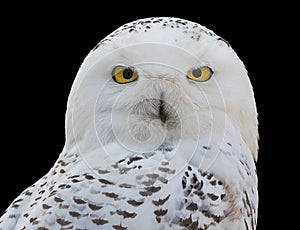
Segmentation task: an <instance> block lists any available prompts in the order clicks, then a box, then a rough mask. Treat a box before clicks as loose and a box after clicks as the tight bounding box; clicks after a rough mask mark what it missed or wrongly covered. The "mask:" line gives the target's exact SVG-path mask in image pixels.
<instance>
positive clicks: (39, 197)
mask: <svg viewBox="0 0 300 230" xmlns="http://www.w3.org/2000/svg"><path fill="white" fill-rule="evenodd" d="M41 198H42V197H41V196H39V197H37V198H35V199H34V200H39V199H41Z"/></svg>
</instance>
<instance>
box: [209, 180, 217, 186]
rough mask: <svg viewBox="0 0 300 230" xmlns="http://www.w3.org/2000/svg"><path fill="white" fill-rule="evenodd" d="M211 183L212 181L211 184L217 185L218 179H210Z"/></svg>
mask: <svg viewBox="0 0 300 230" xmlns="http://www.w3.org/2000/svg"><path fill="white" fill-rule="evenodd" d="M209 183H210V184H211V185H214V186H215V185H216V184H217V181H216V180H213V181H210V182H209Z"/></svg>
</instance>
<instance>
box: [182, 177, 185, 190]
mask: <svg viewBox="0 0 300 230" xmlns="http://www.w3.org/2000/svg"><path fill="white" fill-rule="evenodd" d="M181 184H182V188H183V189H185V188H186V177H183V178H182V180H181Z"/></svg>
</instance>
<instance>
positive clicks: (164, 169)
mask: <svg viewBox="0 0 300 230" xmlns="http://www.w3.org/2000/svg"><path fill="white" fill-rule="evenodd" d="M158 170H159V171H161V172H165V173H168V174H174V173H175V169H174V170H171V169H169V168H166V167H159V168H158Z"/></svg>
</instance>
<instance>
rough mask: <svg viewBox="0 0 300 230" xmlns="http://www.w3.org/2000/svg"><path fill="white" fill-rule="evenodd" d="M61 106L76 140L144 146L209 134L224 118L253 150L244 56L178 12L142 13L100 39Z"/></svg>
mask: <svg viewBox="0 0 300 230" xmlns="http://www.w3.org/2000/svg"><path fill="white" fill-rule="evenodd" d="M70 108H72V110H70ZM68 110H69V111H72V113H71V114H72V115H70V116H69V117H72V122H68V121H67V126H69V127H70V126H72V132H73V134H72V135H71V136H73V137H75V139H76V142H77V143H79V142H80V140H82V139H84V138H87V137H89V138H90V139H91V140H92V138H91V136H94V137H95V136H96V137H97V140H98V143H101V145H103V146H105V145H108V144H110V143H112V142H118V143H120V144H121V145H122V146H123V147H124V148H126V149H128V150H129V151H131V152H147V151H153V150H155V149H157V148H159V147H160V146H161V145H163V144H164V143H166V142H172V143H179V142H180V141H182V140H185V139H187V140H188V139H192V140H197V139H199V138H202V137H206V138H207V137H209V139H212V138H213V136H214V135H215V134H214V133H220V131H221V133H224V132H225V130H226V122H227V121H228V119H230V120H231V121H233V123H235V124H237V126H238V128H239V130H240V131H241V133H242V136H243V138H244V140H245V141H246V143H247V144H248V146H249V148H251V150H252V153H253V155H254V156H256V149H257V142H256V140H257V133H256V131H255V130H256V127H257V120H256V109H255V102H254V98H253V93H252V88H251V84H250V82H249V79H248V76H247V71H246V70H245V68H244V65H243V63H242V62H241V61H240V59H239V58H238V56H237V55H236V53H235V52H234V51H233V49H232V48H231V47H230V46H229V45H228V43H227V42H226V41H225V40H223V39H222V38H220V37H218V36H217V35H215V34H214V33H213V32H212V31H210V30H208V29H206V28H205V27H202V26H200V25H198V24H196V23H193V22H189V21H185V20H181V19H176V18H153V19H142V20H139V21H136V22H133V23H130V24H126V25H124V26H123V27H121V28H119V29H118V30H116V31H115V32H113V33H112V34H110V35H109V36H107V37H106V38H105V39H104V40H102V41H101V42H100V43H99V44H98V45H97V46H96V47H95V48H94V49H93V50H92V51H91V52H90V54H89V55H88V56H87V58H86V59H85V61H84V63H83V65H82V66H81V68H80V70H79V73H78V76H77V78H76V81H75V83H74V85H73V88H72V93H71V96H70V98H69V105H68ZM67 119H68V118H67ZM245 122H247V128H245V127H244V124H245ZM249 123H250V126H249ZM68 124H69V125H68ZM249 127H252V129H249ZM69 136H70V135H69ZM67 137H68V134H67Z"/></svg>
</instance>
